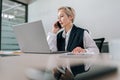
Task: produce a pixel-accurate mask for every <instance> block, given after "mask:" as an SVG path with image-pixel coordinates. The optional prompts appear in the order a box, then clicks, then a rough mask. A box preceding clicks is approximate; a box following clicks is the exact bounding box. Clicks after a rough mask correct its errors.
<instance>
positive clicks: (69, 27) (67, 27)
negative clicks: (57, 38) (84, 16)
mask: <svg viewBox="0 0 120 80" xmlns="http://www.w3.org/2000/svg"><path fill="white" fill-rule="evenodd" d="M72 26H73V24H72V23H71V24H69V25H67V26H66V27H65V32H66V33H67V32H68V31H69V30H70V29H71V27H72Z"/></svg>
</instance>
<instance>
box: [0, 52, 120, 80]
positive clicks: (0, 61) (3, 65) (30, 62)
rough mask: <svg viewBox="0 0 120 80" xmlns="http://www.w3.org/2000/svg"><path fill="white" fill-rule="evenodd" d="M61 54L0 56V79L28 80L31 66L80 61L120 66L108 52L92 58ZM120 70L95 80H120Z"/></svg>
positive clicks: (56, 64)
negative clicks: (110, 75) (63, 55)
mask: <svg viewBox="0 0 120 80" xmlns="http://www.w3.org/2000/svg"><path fill="white" fill-rule="evenodd" d="M60 55H61V54H20V56H7V57H0V80H28V78H27V76H26V71H27V70H28V69H30V68H37V69H48V70H52V69H53V68H54V67H56V66H58V65H64V66H67V65H73V64H80V63H85V62H89V63H98V62H99V63H102V64H111V63H112V64H113V63H114V64H115V65H117V66H118V68H120V65H119V61H113V60H112V59H111V56H110V55H109V54H108V53H107V54H105V53H104V54H100V55H95V56H93V57H91V58H79V57H77V58H72V57H71V58H65V57H63V58H62V57H60ZM119 76H120V71H119V70H118V73H117V74H112V77H111V78H110V77H108V76H104V78H102V77H101V78H98V79H95V80H105V78H106V79H107V80H120V78H119Z"/></svg>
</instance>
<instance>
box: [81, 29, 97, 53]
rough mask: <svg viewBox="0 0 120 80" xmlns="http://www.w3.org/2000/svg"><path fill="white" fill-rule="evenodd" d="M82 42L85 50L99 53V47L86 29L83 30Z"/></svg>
mask: <svg viewBox="0 0 120 80" xmlns="http://www.w3.org/2000/svg"><path fill="white" fill-rule="evenodd" d="M83 42H84V48H85V50H86V52H94V53H99V49H98V47H97V45H96V44H95V41H94V40H93V39H92V38H91V36H90V34H89V33H88V32H87V31H84V37H83Z"/></svg>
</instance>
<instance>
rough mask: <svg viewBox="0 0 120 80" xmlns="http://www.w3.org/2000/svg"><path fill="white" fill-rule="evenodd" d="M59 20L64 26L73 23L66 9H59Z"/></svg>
mask: <svg viewBox="0 0 120 80" xmlns="http://www.w3.org/2000/svg"><path fill="white" fill-rule="evenodd" d="M58 20H59V23H60V24H61V26H62V27H67V26H69V25H70V24H71V23H72V17H71V16H68V15H67V14H66V13H65V12H64V10H59V11H58Z"/></svg>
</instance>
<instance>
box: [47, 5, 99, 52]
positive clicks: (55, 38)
mask: <svg viewBox="0 0 120 80" xmlns="http://www.w3.org/2000/svg"><path fill="white" fill-rule="evenodd" d="M74 19H75V11H74V9H73V8H71V7H60V8H59V9H58V21H57V22H55V24H54V26H53V29H52V33H49V34H48V38H47V40H48V44H49V46H50V49H51V50H52V51H68V52H73V54H78V53H85V52H86V53H99V50H98V48H97V46H96V44H95V42H94V41H93V39H92V38H91V36H90V35H89V33H88V32H87V31H86V30H85V29H82V28H80V27H77V26H76V25H74V24H73V22H74ZM58 22H59V23H60V25H61V26H62V28H63V30H62V31H60V28H59V27H57V26H58V25H57V23H58Z"/></svg>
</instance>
